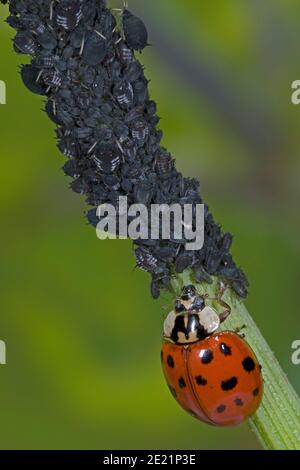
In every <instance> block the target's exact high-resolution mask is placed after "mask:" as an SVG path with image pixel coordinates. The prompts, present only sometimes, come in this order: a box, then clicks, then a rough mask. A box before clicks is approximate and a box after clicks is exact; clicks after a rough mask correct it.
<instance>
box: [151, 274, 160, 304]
mask: <svg viewBox="0 0 300 470" xmlns="http://www.w3.org/2000/svg"><path fill="white" fill-rule="evenodd" d="M150 290H151V295H152V297H153V299H158V298H159V296H160V285H159V282H158V281H157V280H155V279H152V282H151V287H150Z"/></svg>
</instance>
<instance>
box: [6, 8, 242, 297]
mask: <svg viewBox="0 0 300 470" xmlns="http://www.w3.org/2000/svg"><path fill="white" fill-rule="evenodd" d="M1 3H9V9H10V16H9V17H8V19H7V22H8V23H9V24H10V25H11V26H12V27H13V28H15V29H16V30H17V35H16V37H15V39H14V48H15V50H16V51H17V52H18V53H23V54H28V55H29V57H30V60H31V63H30V64H27V65H23V66H22V69H21V77H22V80H23V82H24V84H25V85H26V87H27V88H28V89H29V90H30V91H32V92H33V93H37V94H40V95H44V96H45V97H46V103H45V111H46V113H47V114H48V116H49V118H50V119H51V120H52V121H53V122H54V123H55V124H56V125H57V126H58V127H57V130H56V134H57V139H58V147H59V149H60V150H61V152H62V153H63V154H64V155H65V156H66V157H67V158H68V160H67V162H66V164H65V165H64V167H63V170H64V172H65V174H66V175H68V176H70V177H72V178H74V181H73V182H72V184H71V187H72V189H73V190H74V191H75V192H77V193H80V194H84V195H85V196H86V200H87V203H88V204H89V205H90V206H91V208H90V209H89V210H88V212H87V219H88V221H89V223H90V224H92V225H97V223H98V218H97V216H96V207H97V206H98V205H99V204H102V203H105V202H109V203H111V204H115V205H116V204H117V200H118V196H127V197H128V202H129V203H134V202H143V203H144V204H146V205H148V206H149V205H150V204H154V203H155V204H162V203H165V204H173V203H179V204H181V205H183V204H188V203H189V204H193V205H195V204H198V203H202V199H201V197H200V195H199V182H198V181H197V180H195V179H191V178H184V177H183V176H182V174H181V173H179V172H178V171H177V170H176V168H175V164H174V158H173V157H172V155H171V154H170V153H169V152H168V151H167V150H166V149H165V148H163V147H162V146H161V144H160V142H161V139H162V132H161V130H159V129H158V128H157V125H158V122H159V118H158V116H157V114H156V104H155V102H154V101H152V100H150V97H149V90H148V81H147V80H146V78H145V75H144V71H143V67H142V66H141V64H140V62H139V61H138V60H137V58H136V57H135V55H134V51H142V50H143V49H144V48H145V47H146V46H147V43H148V33H147V29H146V27H145V25H144V23H143V22H142V21H141V20H140V19H139V18H137V17H136V16H134V15H133V14H132V13H131V12H129V11H128V10H126V9H125V10H124V11H123V13H121V15H122V18H120V21H116V18H115V17H114V15H113V14H112V12H111V11H110V10H109V9H108V8H107V7H106V2H105V0H85V1H81V0H39V1H36V0H11V1H9V2H7V1H6V0H1ZM231 242H232V237H231V235H230V234H224V233H222V231H221V228H220V227H219V225H217V224H216V223H215V222H214V219H213V217H212V215H211V214H210V213H209V210H208V208H207V207H206V208H205V243H204V246H203V248H202V249H201V250H198V251H192V252H191V251H188V250H186V246H185V245H186V240H185V239H182V240H178V239H174V238H172V237H171V240H168V241H167V240H136V241H135V242H134V243H135V245H136V250H135V254H136V259H137V265H138V266H139V267H140V268H142V269H144V270H145V271H147V272H149V273H151V275H152V282H151V293H152V295H153V297H155V298H156V297H158V296H159V294H160V289H161V288H164V287H168V285H169V283H170V280H171V277H172V275H173V274H174V273H176V272H182V271H183V270H184V269H186V268H188V267H191V268H192V269H193V271H194V275H195V278H196V280H197V281H199V282H201V281H206V282H209V281H210V279H211V278H210V276H211V275H217V276H220V277H221V278H223V279H225V280H227V281H228V282H229V283H230V285H231V286H232V288H233V289H234V290H235V291H236V292H237V294H238V295H240V296H242V297H245V296H246V295H247V287H248V283H247V280H246V277H245V275H244V273H243V272H242V271H241V270H240V269H239V268H237V267H236V265H235V263H234V261H233V259H232V257H231V255H230V247H231Z"/></svg>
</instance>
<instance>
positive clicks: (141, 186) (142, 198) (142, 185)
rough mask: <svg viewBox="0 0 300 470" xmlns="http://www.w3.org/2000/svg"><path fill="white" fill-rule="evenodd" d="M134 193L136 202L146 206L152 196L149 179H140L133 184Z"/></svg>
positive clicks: (151, 186)
mask: <svg viewBox="0 0 300 470" xmlns="http://www.w3.org/2000/svg"><path fill="white" fill-rule="evenodd" d="M134 195H135V201H136V202H137V203H138V204H144V205H145V206H147V205H148V204H150V202H151V199H152V197H153V185H152V184H151V183H150V182H149V181H140V182H139V183H138V184H137V185H136V186H135V191H134Z"/></svg>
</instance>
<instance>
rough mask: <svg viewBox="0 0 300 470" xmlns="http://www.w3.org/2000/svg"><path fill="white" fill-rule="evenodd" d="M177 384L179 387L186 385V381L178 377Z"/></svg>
mask: <svg viewBox="0 0 300 470" xmlns="http://www.w3.org/2000/svg"><path fill="white" fill-rule="evenodd" d="M178 385H179V387H180V388H184V387H186V383H185V380H184V378H183V377H180V379H178Z"/></svg>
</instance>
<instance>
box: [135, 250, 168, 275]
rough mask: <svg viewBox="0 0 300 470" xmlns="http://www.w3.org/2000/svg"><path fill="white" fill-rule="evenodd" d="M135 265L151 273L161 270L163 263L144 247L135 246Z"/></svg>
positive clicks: (157, 272)
mask: <svg viewBox="0 0 300 470" xmlns="http://www.w3.org/2000/svg"><path fill="white" fill-rule="evenodd" d="M135 257H136V265H137V266H138V267H139V268H140V269H142V270H143V271H146V272H150V273H152V274H159V273H161V272H163V265H162V264H161V263H160V262H159V260H158V259H157V258H155V256H153V255H152V254H151V253H150V251H148V250H147V249H146V248H137V249H136V250H135Z"/></svg>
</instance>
